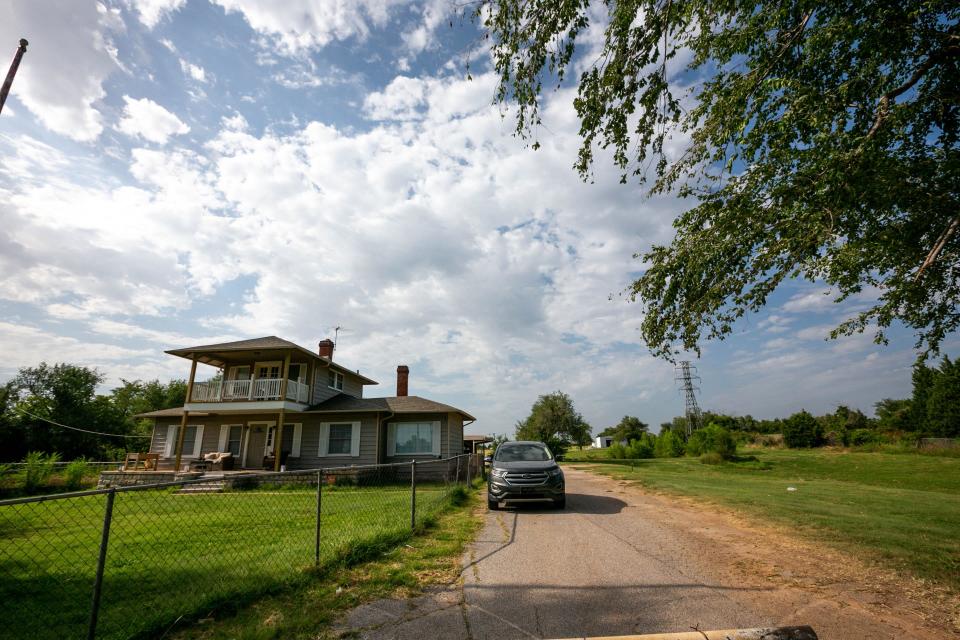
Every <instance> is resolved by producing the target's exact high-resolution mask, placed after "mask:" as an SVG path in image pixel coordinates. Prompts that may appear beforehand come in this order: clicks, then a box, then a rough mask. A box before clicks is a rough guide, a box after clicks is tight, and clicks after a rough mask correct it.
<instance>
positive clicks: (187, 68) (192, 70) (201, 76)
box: [180, 58, 207, 82]
mask: <svg viewBox="0 0 960 640" xmlns="http://www.w3.org/2000/svg"><path fill="white" fill-rule="evenodd" d="M180 69H181V70H182V71H183V72H184V73H185V74H187V75H189V76H190V77H191V78H193V79H194V80H196V81H197V82H206V81H207V72H206V71H205V70H204V68H203V67H201V66H198V65H195V64H191V63H190V62H187V61H186V60H184V59H183V58H180Z"/></svg>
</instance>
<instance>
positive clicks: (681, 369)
mask: <svg viewBox="0 0 960 640" xmlns="http://www.w3.org/2000/svg"><path fill="white" fill-rule="evenodd" d="M674 371H675V373H676V376H675V378H674V379H675V380H676V381H677V382H679V383H680V384H681V385H682V388H683V395H684V399H685V401H686V412H685V413H686V416H687V435H688V436H689V435H690V434H692V433H693V432H694V431H696V430H697V429H699V428H700V427H702V426H703V415H702V414H701V413H700V405H698V404H697V395H696V392H697V391H699V390H700V387H697V386H694V381H696V382H700V376H698V375H697V368H696V367H694V366H692V365H691V364H690V362H689V361H688V360H684V361H682V362H681V363H680V365H679V366H678V367H676V368H675V369H674Z"/></svg>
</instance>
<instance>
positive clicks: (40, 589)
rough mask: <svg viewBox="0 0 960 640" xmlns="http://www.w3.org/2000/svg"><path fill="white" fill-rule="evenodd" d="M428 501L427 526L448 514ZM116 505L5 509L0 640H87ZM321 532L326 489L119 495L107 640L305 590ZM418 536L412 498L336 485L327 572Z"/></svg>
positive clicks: (424, 492)
mask: <svg viewBox="0 0 960 640" xmlns="http://www.w3.org/2000/svg"><path fill="white" fill-rule="evenodd" d="M417 494H418V495H417V498H418V503H419V504H418V507H419V509H418V511H420V513H421V514H422V515H423V517H425V518H426V517H428V516H429V515H430V512H431V511H438V510H440V509H442V508H443V507H444V506H445V504H446V500H445V498H444V491H443V489H442V488H440V487H429V486H424V487H418V492H417ZM105 502H106V497H105V496H103V495H97V496H87V497H81V498H72V499H61V500H51V501H46V502H40V503H29V504H20V505H13V506H4V507H0V574H2V575H3V580H2V581H0V601H2V602H4V606H5V609H6V611H8V612H12V613H13V614H14V615H10V616H7V617H6V620H5V623H4V624H3V625H0V638H25V637H32V638H38V639H39V638H47V637H49V638H54V637H56V638H64V637H82V636H84V635H85V633H86V626H87V623H88V619H89V611H90V602H91V597H92V587H93V583H94V576H95V572H96V563H97V554H98V550H99V543H100V532H101V526H102V523H103V515H104V506H105ZM418 520H419V518H418ZM315 528H316V491H315V490H285V491H256V490H252V491H233V492H226V493H208V494H194V495H178V494H176V493H174V492H172V491H169V490H146V491H132V492H119V493H117V494H116V501H115V505H114V512H113V523H112V525H111V531H110V544H109V550H108V553H107V562H106V569H105V576H104V586H103V596H102V603H101V610H100V620H99V623H98V634H97V636H98V637H99V638H128V637H135V636H138V635H141V636H144V635H151V634H157V633H158V632H162V630H164V629H166V628H168V627H169V626H170V625H171V624H173V623H174V622H175V621H176V620H178V619H180V618H181V617H183V616H190V615H191V614H193V613H195V612H197V611H199V610H201V609H203V608H204V607H210V606H214V605H215V604H217V603H219V602H223V601H230V600H237V599H247V598H249V597H251V596H253V595H257V594H262V593H267V592H270V591H271V590H275V589H277V588H281V587H284V586H286V585H289V584H291V583H294V582H297V581H299V580H304V579H306V577H307V576H308V572H307V571H306V570H307V569H309V568H311V567H313V565H314V549H315V530H316V529H315ZM409 529H410V493H409V488H405V487H396V488H382V487H380V488H346V489H345V488H340V487H337V488H335V489H328V488H326V487H325V488H324V491H323V495H322V518H321V548H320V562H321V566H323V565H328V564H331V563H336V562H339V561H341V560H342V559H343V558H344V557H349V556H350V554H352V553H355V552H356V550H357V549H360V548H362V547H363V545H364V544H372V543H378V542H383V543H387V544H389V543H390V542H391V541H392V540H400V539H402V538H404V537H405V536H406V535H408V534H409Z"/></svg>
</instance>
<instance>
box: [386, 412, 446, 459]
mask: <svg viewBox="0 0 960 640" xmlns="http://www.w3.org/2000/svg"><path fill="white" fill-rule="evenodd" d="M402 424H429V425H430V426H431V427H432V429H433V433H432V434H431V440H432V442H431V444H432V445H433V446H432V448H431V450H430V451H416V452H413V453H410V452H404V453H397V425H402ZM440 437H441V429H440V421H439V420H408V421H405V422H388V423H387V457H390V458H395V457H397V456H435V457H437V458H439V457H440V444H441V443H440Z"/></svg>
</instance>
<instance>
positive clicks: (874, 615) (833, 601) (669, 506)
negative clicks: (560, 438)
mask: <svg viewBox="0 0 960 640" xmlns="http://www.w3.org/2000/svg"><path fill="white" fill-rule="evenodd" d="M587 468H589V467H588V465H577V466H576V467H574V468H573V469H571V471H570V473H571V474H575V475H576V476H581V475H582V476H585V479H587V478H590V480H587V481H588V482H590V483H591V484H594V483H601V484H606V485H607V488H605V489H604V491H606V492H609V493H612V494H613V495H616V496H617V497H619V498H620V499H623V500H624V501H625V502H627V503H628V504H629V505H630V508H631V509H634V510H636V511H637V512H639V515H640V516H641V517H643V518H645V519H646V518H649V519H652V520H655V521H656V522H657V523H658V525H660V526H662V527H665V528H668V529H670V530H672V531H673V532H674V538H675V541H676V545H677V548H676V549H674V550H672V553H676V554H679V555H680V556H681V557H695V558H697V564H698V568H699V569H700V570H701V571H705V572H707V573H708V574H709V575H710V576H711V577H712V578H713V579H714V580H716V581H717V582H718V583H720V584H729V585H739V586H742V587H749V589H747V590H744V591H743V592H741V593H740V594H739V598H743V599H746V600H748V601H750V602H751V604H752V605H753V606H755V607H756V608H757V609H758V610H761V611H770V612H776V613H775V614H774V615H775V617H776V619H777V621H778V622H779V623H780V624H785V625H786V624H810V625H812V626H814V627H815V628H816V629H817V631H818V633H820V635H821V637H836V638H858V637H871V638H880V637H888V636H895V635H896V633H898V632H899V633H902V634H903V635H902V636H900V637H910V638H943V637H945V636H952V637H960V597H958V595H957V594H955V593H950V592H948V591H947V590H946V589H944V588H941V587H938V586H936V585H932V584H930V583H928V582H925V581H923V580H919V579H916V578H913V577H911V576H905V575H899V574H897V573H895V572H892V571H889V570H886V569H883V568H879V567H877V566H873V565H871V564H869V563H867V562H865V561H863V560H861V559H858V558H856V557H853V556H851V555H850V554H847V553H843V552H840V551H837V550H835V549H832V548H830V547H827V546H826V545H823V544H819V543H815V542H811V541H808V540H805V539H801V538H800V537H799V536H798V535H796V534H794V533H792V532H790V531H789V530H788V529H785V528H784V527H781V526H777V525H771V524H769V523H765V522H762V521H761V520H760V519H758V518H755V517H750V516H746V515H744V514H741V513H739V512H735V511H733V510H731V509H726V508H723V507H719V506H717V505H715V504H704V503H700V502H698V501H696V500H694V499H691V498H687V497H678V496H673V495H664V494H660V493H652V492H650V491H649V490H645V489H643V488H641V487H639V486H637V485H635V484H633V483H630V482H626V481H622V480H616V479H612V478H607V477H606V476H601V475H599V474H593V473H587V472H585V471H583V470H582V469H587ZM578 469H581V470H578ZM871 624H872V625H873V627H872V629H873V632H871Z"/></svg>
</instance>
